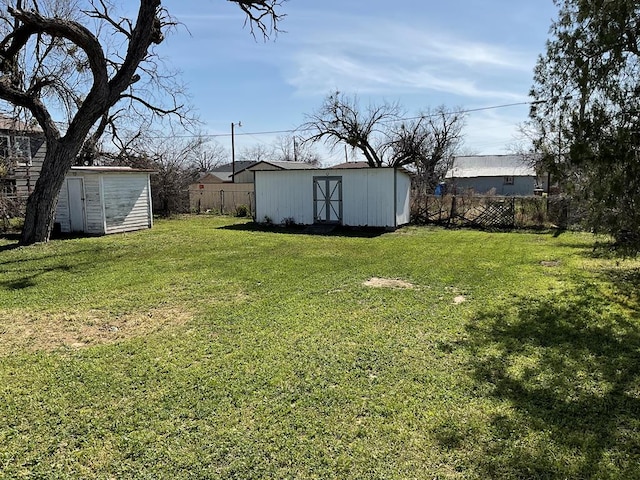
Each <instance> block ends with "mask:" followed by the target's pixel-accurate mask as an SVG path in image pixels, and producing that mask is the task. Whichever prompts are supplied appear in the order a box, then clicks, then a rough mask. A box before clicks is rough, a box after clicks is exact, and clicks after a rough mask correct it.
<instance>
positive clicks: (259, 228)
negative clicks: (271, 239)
mask: <svg viewBox="0 0 640 480" xmlns="http://www.w3.org/2000/svg"><path fill="white" fill-rule="evenodd" d="M218 230H235V231H244V232H267V233H281V234H287V235H322V236H330V237H355V238H375V237H379V236H381V235H383V234H385V233H389V230H387V229H385V228H374V227H346V226H342V225H337V226H324V225H323V226H313V225H311V226H308V225H291V226H281V225H266V224H262V223H256V222H249V223H238V224H235V225H225V226H222V227H218Z"/></svg>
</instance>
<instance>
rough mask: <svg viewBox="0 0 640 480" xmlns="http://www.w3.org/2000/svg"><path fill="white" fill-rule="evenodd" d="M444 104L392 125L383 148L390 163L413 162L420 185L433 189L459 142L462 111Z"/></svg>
mask: <svg viewBox="0 0 640 480" xmlns="http://www.w3.org/2000/svg"><path fill="white" fill-rule="evenodd" d="M460 111H461V109H456V110H453V111H451V110H448V109H447V108H446V107H445V106H444V105H441V106H439V107H437V108H436V109H434V110H426V111H424V112H422V113H421V114H420V116H418V117H416V118H412V119H409V120H407V121H404V122H402V123H399V124H394V125H393V126H392V127H391V129H390V130H391V131H390V133H389V138H390V140H389V142H388V143H387V144H386V145H384V147H383V150H385V151H386V152H387V155H388V156H389V157H390V158H391V161H390V163H391V164H393V165H408V164H413V165H415V168H416V171H417V174H418V175H417V177H418V179H419V180H420V186H421V187H422V188H423V189H425V192H431V191H433V188H434V187H435V186H436V184H437V183H438V182H439V181H440V180H442V179H443V178H444V176H445V174H446V173H447V170H448V169H449V168H451V165H452V164H453V159H454V157H455V155H456V154H457V151H458V149H459V148H460V146H461V145H462V141H463V137H462V129H463V128H464V113H460Z"/></svg>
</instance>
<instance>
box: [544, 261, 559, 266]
mask: <svg viewBox="0 0 640 480" xmlns="http://www.w3.org/2000/svg"><path fill="white" fill-rule="evenodd" d="M540 265H542V266H543V267H559V266H560V262H559V261H558V260H543V261H541V262H540Z"/></svg>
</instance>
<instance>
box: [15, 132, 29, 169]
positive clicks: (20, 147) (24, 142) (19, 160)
mask: <svg viewBox="0 0 640 480" xmlns="http://www.w3.org/2000/svg"><path fill="white" fill-rule="evenodd" d="M11 157H12V158H13V159H14V160H15V161H16V164H17V165H19V166H29V165H31V139H30V138H29V137H13V145H11Z"/></svg>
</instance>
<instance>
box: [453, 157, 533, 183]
mask: <svg viewBox="0 0 640 480" xmlns="http://www.w3.org/2000/svg"><path fill="white" fill-rule="evenodd" d="M535 176H536V170H535V168H534V166H533V165H532V162H531V159H529V158H525V157H523V156H522V155H472V156H463V157H455V158H454V160H453V167H452V168H450V169H449V171H447V175H446V177H447V178H476V177H535Z"/></svg>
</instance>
